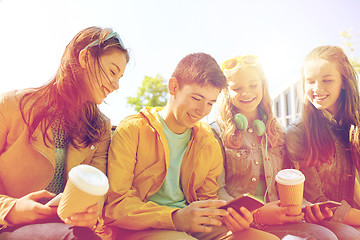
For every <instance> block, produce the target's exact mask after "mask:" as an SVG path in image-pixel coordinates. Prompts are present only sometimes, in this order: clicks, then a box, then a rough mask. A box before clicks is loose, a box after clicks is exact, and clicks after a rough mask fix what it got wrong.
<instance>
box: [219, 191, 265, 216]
mask: <svg viewBox="0 0 360 240" xmlns="http://www.w3.org/2000/svg"><path fill="white" fill-rule="evenodd" d="M262 206H264V203H263V201H261V200H260V199H257V198H256V197H254V196H252V195H251V194H248V193H245V194H243V195H241V196H240V197H237V198H234V199H232V200H230V201H228V203H227V204H226V205H225V206H222V207H219V208H220V209H225V210H226V209H227V208H229V207H231V208H233V209H234V210H235V211H237V212H239V213H240V214H241V212H240V207H245V208H246V209H247V210H249V211H250V212H252V211H254V210H256V209H258V208H261V207H262Z"/></svg>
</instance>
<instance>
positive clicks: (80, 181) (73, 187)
mask: <svg viewBox="0 0 360 240" xmlns="http://www.w3.org/2000/svg"><path fill="white" fill-rule="evenodd" d="M108 189H109V181H108V179H107V177H106V175H105V174H104V173H103V172H101V171H100V170H99V169H97V168H95V167H92V166H90V165H85V164H81V165H79V166H76V167H74V168H72V169H71V170H70V171H69V179H68V181H67V183H66V186H65V189H64V192H63V194H62V196H61V200H60V203H59V206H58V209H57V213H58V215H59V217H60V218H61V219H62V220H63V221H65V219H66V218H68V217H70V216H71V215H73V214H75V213H81V212H85V211H86V210H87V209H88V208H89V207H90V206H92V205H94V204H96V203H97V202H98V201H99V200H100V198H101V197H102V196H104V195H105V194H106V193H107V191H108Z"/></svg>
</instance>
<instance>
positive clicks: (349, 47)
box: [341, 30, 360, 73]
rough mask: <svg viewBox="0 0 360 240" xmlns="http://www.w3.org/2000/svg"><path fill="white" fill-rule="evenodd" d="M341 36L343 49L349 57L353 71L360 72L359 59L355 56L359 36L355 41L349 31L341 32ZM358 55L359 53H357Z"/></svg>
mask: <svg viewBox="0 0 360 240" xmlns="http://www.w3.org/2000/svg"><path fill="white" fill-rule="evenodd" d="M341 35H342V37H343V44H344V49H345V51H346V53H347V55H348V57H349V60H350V62H351V64H352V65H353V66H354V68H355V70H356V71H357V72H358V73H359V72H360V57H359V56H356V50H357V46H356V45H357V43H358V41H359V37H358V36H359V34H357V35H356V36H357V39H354V38H353V34H352V33H351V30H343V31H341ZM357 53H359V52H357Z"/></svg>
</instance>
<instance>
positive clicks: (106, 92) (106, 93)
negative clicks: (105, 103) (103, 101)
mask: <svg viewBox="0 0 360 240" xmlns="http://www.w3.org/2000/svg"><path fill="white" fill-rule="evenodd" d="M102 90H103V92H104V93H105V95H109V94H110V91H109V90H108V89H107V88H106V87H102Z"/></svg>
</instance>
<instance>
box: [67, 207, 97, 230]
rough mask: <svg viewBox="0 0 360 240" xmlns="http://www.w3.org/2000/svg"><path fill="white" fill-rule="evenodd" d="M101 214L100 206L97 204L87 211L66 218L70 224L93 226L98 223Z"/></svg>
mask: <svg viewBox="0 0 360 240" xmlns="http://www.w3.org/2000/svg"><path fill="white" fill-rule="evenodd" d="M99 215H100V206H99V205H98V204H95V205H93V206H90V207H89V208H88V209H87V210H86V212H82V213H76V214H73V215H71V216H70V217H68V218H67V219H65V221H64V222H65V223H66V224H69V225H74V226H79V227H88V228H92V227H94V226H95V224H96V223H97V220H98V217H99Z"/></svg>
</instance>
